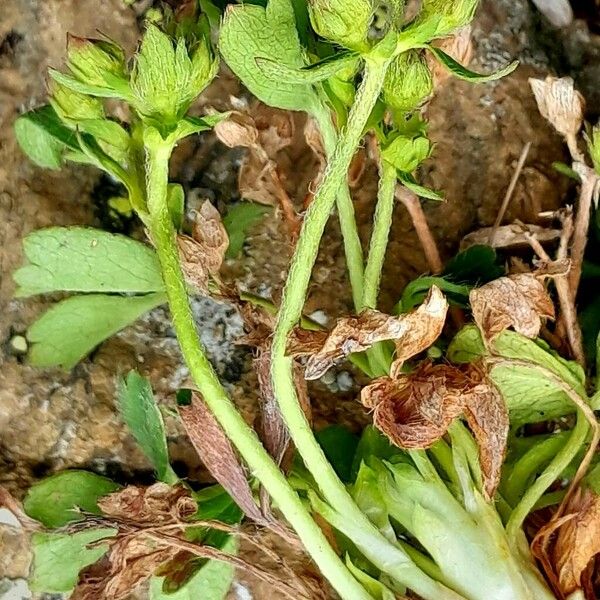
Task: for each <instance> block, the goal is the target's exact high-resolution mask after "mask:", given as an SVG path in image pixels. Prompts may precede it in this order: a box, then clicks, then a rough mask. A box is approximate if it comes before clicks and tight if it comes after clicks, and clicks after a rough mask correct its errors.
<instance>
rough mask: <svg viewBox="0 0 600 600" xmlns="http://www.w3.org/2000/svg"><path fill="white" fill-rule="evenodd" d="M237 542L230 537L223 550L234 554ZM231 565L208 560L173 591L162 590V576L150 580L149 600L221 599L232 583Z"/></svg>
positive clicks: (233, 572) (232, 569) (232, 570)
mask: <svg viewBox="0 0 600 600" xmlns="http://www.w3.org/2000/svg"><path fill="white" fill-rule="evenodd" d="M237 549H238V543H237V540H235V538H232V537H230V538H229V539H228V540H227V542H226V543H225V545H224V546H223V551H224V552H227V553H228V554H236V553H237ZM234 574H235V569H234V567H233V565H230V564H228V563H224V562H219V561H216V560H210V561H208V562H207V563H206V564H205V565H204V566H203V567H202V568H201V569H200V570H199V571H198V572H197V573H196V574H195V575H194V576H193V577H192V578H191V579H190V580H189V581H188V582H187V583H186V584H185V585H184V586H183V587H182V588H180V589H179V590H177V591H176V592H174V593H166V592H163V589H162V588H163V582H164V577H153V578H152V580H151V581H150V600H199V599H200V598H202V600H223V599H224V598H225V597H226V596H227V592H228V591H229V588H230V587H231V584H232V583H233V577H234Z"/></svg>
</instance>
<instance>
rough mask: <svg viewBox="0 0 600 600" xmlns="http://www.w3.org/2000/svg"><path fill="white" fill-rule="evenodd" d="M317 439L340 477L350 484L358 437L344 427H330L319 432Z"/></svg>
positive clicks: (316, 435)
mask: <svg viewBox="0 0 600 600" xmlns="http://www.w3.org/2000/svg"><path fill="white" fill-rule="evenodd" d="M315 437H316V438H317V442H319V445H320V446H321V448H322V449H323V452H324V453H325V456H326V457H327V460H328V461H329V462H330V463H331V466H332V467H333V468H334V470H335V472H336V473H337V475H338V477H339V478H340V479H341V480H342V481H343V482H344V483H350V481H351V477H352V463H353V460H354V454H355V452H356V448H357V446H358V441H359V440H358V437H357V436H356V435H354V434H353V433H352V432H351V431H349V430H348V429H347V428H346V427H344V426H343V425H329V426H328V427H325V428H324V429H321V430H320V431H319V432H317V433H316V434H315Z"/></svg>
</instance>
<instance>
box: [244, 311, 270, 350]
mask: <svg viewBox="0 0 600 600" xmlns="http://www.w3.org/2000/svg"><path fill="white" fill-rule="evenodd" d="M237 306H238V310H239V313H240V316H241V317H242V320H243V321H244V329H245V331H246V333H245V335H243V336H242V337H241V338H239V339H238V340H237V343H238V344H243V345H246V346H254V347H255V348H261V349H262V348H265V347H266V346H267V345H268V343H269V338H270V337H271V335H272V334H273V329H274V327H275V316H274V315H272V314H270V313H268V312H267V311H266V310H265V309H264V308H262V307H261V306H257V305H256V304H253V303H252V302H240V301H238V302H237Z"/></svg>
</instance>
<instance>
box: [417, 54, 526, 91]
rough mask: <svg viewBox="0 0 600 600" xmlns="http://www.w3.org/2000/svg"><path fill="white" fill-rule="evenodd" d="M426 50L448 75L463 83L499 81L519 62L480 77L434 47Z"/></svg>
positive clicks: (516, 61)
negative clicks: (463, 81)
mask: <svg viewBox="0 0 600 600" xmlns="http://www.w3.org/2000/svg"><path fill="white" fill-rule="evenodd" d="M427 49H428V50H429V51H430V52H431V53H432V54H433V55H434V56H435V57H436V58H437V59H438V61H439V62H440V64H442V65H443V66H444V67H446V68H447V69H448V71H450V73H452V75H454V76H455V77H457V78H458V79H464V80H465V81H471V82H474V83H485V82H486V81H495V80H496V79H501V78H502V77H505V76H506V75H509V74H510V73H512V72H513V71H514V70H515V69H516V68H517V67H518V66H519V61H518V60H515V61H513V62H511V63H510V64H508V65H506V67H504V68H503V69H500V70H499V71H496V72H495V73H491V74H489V75H481V74H480V73H475V72H473V71H470V70H469V69H467V67H465V66H463V65H461V64H460V63H459V62H458V61H456V60H454V59H453V58H452V57H451V56H450V55H449V54H446V53H445V52H444V51H443V50H441V49H440V48H436V47H435V46H427Z"/></svg>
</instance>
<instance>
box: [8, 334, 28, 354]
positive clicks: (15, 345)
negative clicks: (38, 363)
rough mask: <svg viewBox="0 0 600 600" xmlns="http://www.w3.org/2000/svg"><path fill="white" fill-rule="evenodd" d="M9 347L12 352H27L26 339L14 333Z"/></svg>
mask: <svg viewBox="0 0 600 600" xmlns="http://www.w3.org/2000/svg"><path fill="white" fill-rule="evenodd" d="M10 349H11V352H12V353H13V354H27V340H26V339H25V337H24V336H22V335H15V336H13V337H12V338H11V340H10Z"/></svg>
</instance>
